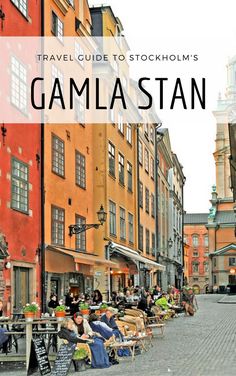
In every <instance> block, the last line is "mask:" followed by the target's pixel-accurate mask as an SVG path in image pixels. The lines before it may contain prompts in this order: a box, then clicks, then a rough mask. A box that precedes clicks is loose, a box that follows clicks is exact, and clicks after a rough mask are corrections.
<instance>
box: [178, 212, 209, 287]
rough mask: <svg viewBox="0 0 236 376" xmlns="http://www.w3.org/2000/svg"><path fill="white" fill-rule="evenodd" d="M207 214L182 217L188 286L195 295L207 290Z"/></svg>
mask: <svg viewBox="0 0 236 376" xmlns="http://www.w3.org/2000/svg"><path fill="white" fill-rule="evenodd" d="M207 218H208V214H205V213H204V214H197V213H196V214H186V215H185V216H184V241H185V243H186V244H187V245H188V246H189V249H188V260H187V262H188V281H187V282H188V284H189V285H190V286H192V287H193V288H194V290H195V292H196V293H205V292H207V291H208V289H209V282H210V281H209V244H208V243H209V240H208V230H207V228H206V225H207Z"/></svg>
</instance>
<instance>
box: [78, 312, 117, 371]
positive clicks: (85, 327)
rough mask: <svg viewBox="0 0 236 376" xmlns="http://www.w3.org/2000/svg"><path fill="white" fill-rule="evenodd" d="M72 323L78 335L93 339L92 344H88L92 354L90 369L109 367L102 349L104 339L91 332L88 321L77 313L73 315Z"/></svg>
mask: <svg viewBox="0 0 236 376" xmlns="http://www.w3.org/2000/svg"><path fill="white" fill-rule="evenodd" d="M74 323H75V326H76V329H77V332H78V335H80V336H81V337H83V338H86V339H89V338H92V339H93V343H91V344H89V347H90V350H91V354H92V368H107V367H110V362H109V357H108V354H107V352H106V350H105V347H104V338H102V337H100V336H98V334H97V333H94V332H93V331H92V329H91V327H90V325H89V323H88V321H87V320H86V319H84V318H83V315H81V313H79V312H77V313H75V315H74Z"/></svg>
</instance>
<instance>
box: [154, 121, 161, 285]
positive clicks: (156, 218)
mask: <svg viewBox="0 0 236 376" xmlns="http://www.w3.org/2000/svg"><path fill="white" fill-rule="evenodd" d="M154 131H155V139H154V143H155V144H154V147H155V159H154V161H155V169H154V174H155V175H154V181H155V198H156V199H155V204H156V205H155V206H156V210H155V227H156V236H155V248H156V260H157V262H159V256H157V252H158V230H159V228H158V165H159V159H158V155H157V137H156V131H157V126H155V130H154ZM157 283H158V285H159V283H160V271H159V270H158V271H157Z"/></svg>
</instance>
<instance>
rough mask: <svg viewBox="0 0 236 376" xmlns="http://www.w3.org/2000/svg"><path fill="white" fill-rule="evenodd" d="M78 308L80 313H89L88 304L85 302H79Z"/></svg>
mask: <svg viewBox="0 0 236 376" xmlns="http://www.w3.org/2000/svg"><path fill="white" fill-rule="evenodd" d="M79 310H80V312H81V313H82V315H89V305H88V304H87V303H84V302H82V303H80V305H79Z"/></svg>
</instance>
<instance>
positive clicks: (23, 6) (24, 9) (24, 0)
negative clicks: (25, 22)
mask: <svg viewBox="0 0 236 376" xmlns="http://www.w3.org/2000/svg"><path fill="white" fill-rule="evenodd" d="M12 2H13V4H15V6H16V7H17V8H18V9H19V11H20V12H21V13H22V14H23V15H24V16H25V17H27V15H28V0H12Z"/></svg>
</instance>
